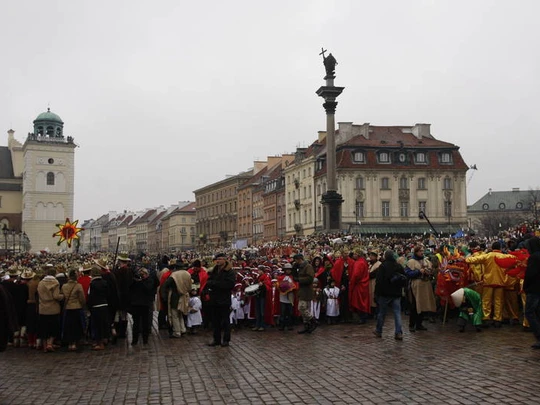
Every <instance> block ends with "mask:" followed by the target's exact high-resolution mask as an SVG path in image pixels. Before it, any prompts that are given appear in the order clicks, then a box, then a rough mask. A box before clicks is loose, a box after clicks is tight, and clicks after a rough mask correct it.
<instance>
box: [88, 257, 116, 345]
mask: <svg viewBox="0 0 540 405" xmlns="http://www.w3.org/2000/svg"><path fill="white" fill-rule="evenodd" d="M90 272H91V275H92V282H91V283H90V290H89V292H88V308H89V309H90V316H91V319H92V322H91V326H92V336H93V338H94V346H93V347H92V350H105V342H106V340H107V339H108V338H109V336H110V333H111V328H110V325H111V323H110V320H109V310H108V306H109V302H108V299H109V296H110V292H109V289H110V285H109V283H108V282H107V280H105V279H104V278H103V272H102V269H101V268H100V267H99V266H97V265H94V266H92V270H91V271H90Z"/></svg>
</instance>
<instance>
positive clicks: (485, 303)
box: [465, 242, 512, 328]
mask: <svg viewBox="0 0 540 405" xmlns="http://www.w3.org/2000/svg"><path fill="white" fill-rule="evenodd" d="M496 258H497V259H503V258H512V255H507V254H504V253H502V252H501V244H500V242H493V244H492V245H491V252H488V253H482V254H479V255H478V256H469V257H467V258H466V259H465V261H466V262H467V263H469V264H483V265H484V285H483V290H482V311H483V313H484V319H483V321H484V322H489V321H490V320H491V318H492V314H493V321H494V323H493V326H495V327H496V328H499V327H501V322H502V319H503V306H504V291H505V288H507V286H508V284H509V280H508V276H507V275H506V272H505V270H504V269H503V268H502V267H500V266H499V265H498V264H497V263H496V261H495V259H496Z"/></svg>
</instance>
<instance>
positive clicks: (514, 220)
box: [479, 211, 524, 237]
mask: <svg viewBox="0 0 540 405" xmlns="http://www.w3.org/2000/svg"><path fill="white" fill-rule="evenodd" d="M523 219H524V218H523V215H521V214H518V213H515V212H513V213H510V212H508V211H491V212H487V213H486V214H485V215H484V216H482V217H481V218H480V229H479V231H480V234H482V235H483V236H488V237H491V236H496V235H498V234H499V233H500V232H501V231H506V230H508V229H510V228H513V227H515V226H517V225H519V224H521V223H522V222H523Z"/></svg>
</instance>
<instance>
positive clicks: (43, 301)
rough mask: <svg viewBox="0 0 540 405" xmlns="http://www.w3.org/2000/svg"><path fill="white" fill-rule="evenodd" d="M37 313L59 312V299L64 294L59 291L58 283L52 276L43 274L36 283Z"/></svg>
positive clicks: (50, 313) (54, 313) (60, 299)
mask: <svg viewBox="0 0 540 405" xmlns="http://www.w3.org/2000/svg"><path fill="white" fill-rule="evenodd" d="M37 291H38V295H39V314H40V315H57V314H59V313H60V309H61V308H60V301H62V300H63V299H64V296H63V295H62V293H61V292H60V283H59V282H58V280H57V279H56V278H55V277H54V276H45V278H44V279H43V280H41V281H40V282H39V284H38V288H37Z"/></svg>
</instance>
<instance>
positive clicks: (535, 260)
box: [523, 236, 540, 349]
mask: <svg viewBox="0 0 540 405" xmlns="http://www.w3.org/2000/svg"><path fill="white" fill-rule="evenodd" d="M527 249H528V250H529V253H530V256H529V259H528V260H527V269H526V270H525V280H524V281H523V291H525V293H526V294H527V299H526V303H525V317H526V318H527V320H528V321H529V324H530V325H531V330H532V331H533V333H534V336H535V337H536V343H535V344H533V345H532V346H531V347H532V348H533V349H540V238H538V237H537V236H535V237H533V238H531V239H529V241H528V243H527Z"/></svg>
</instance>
